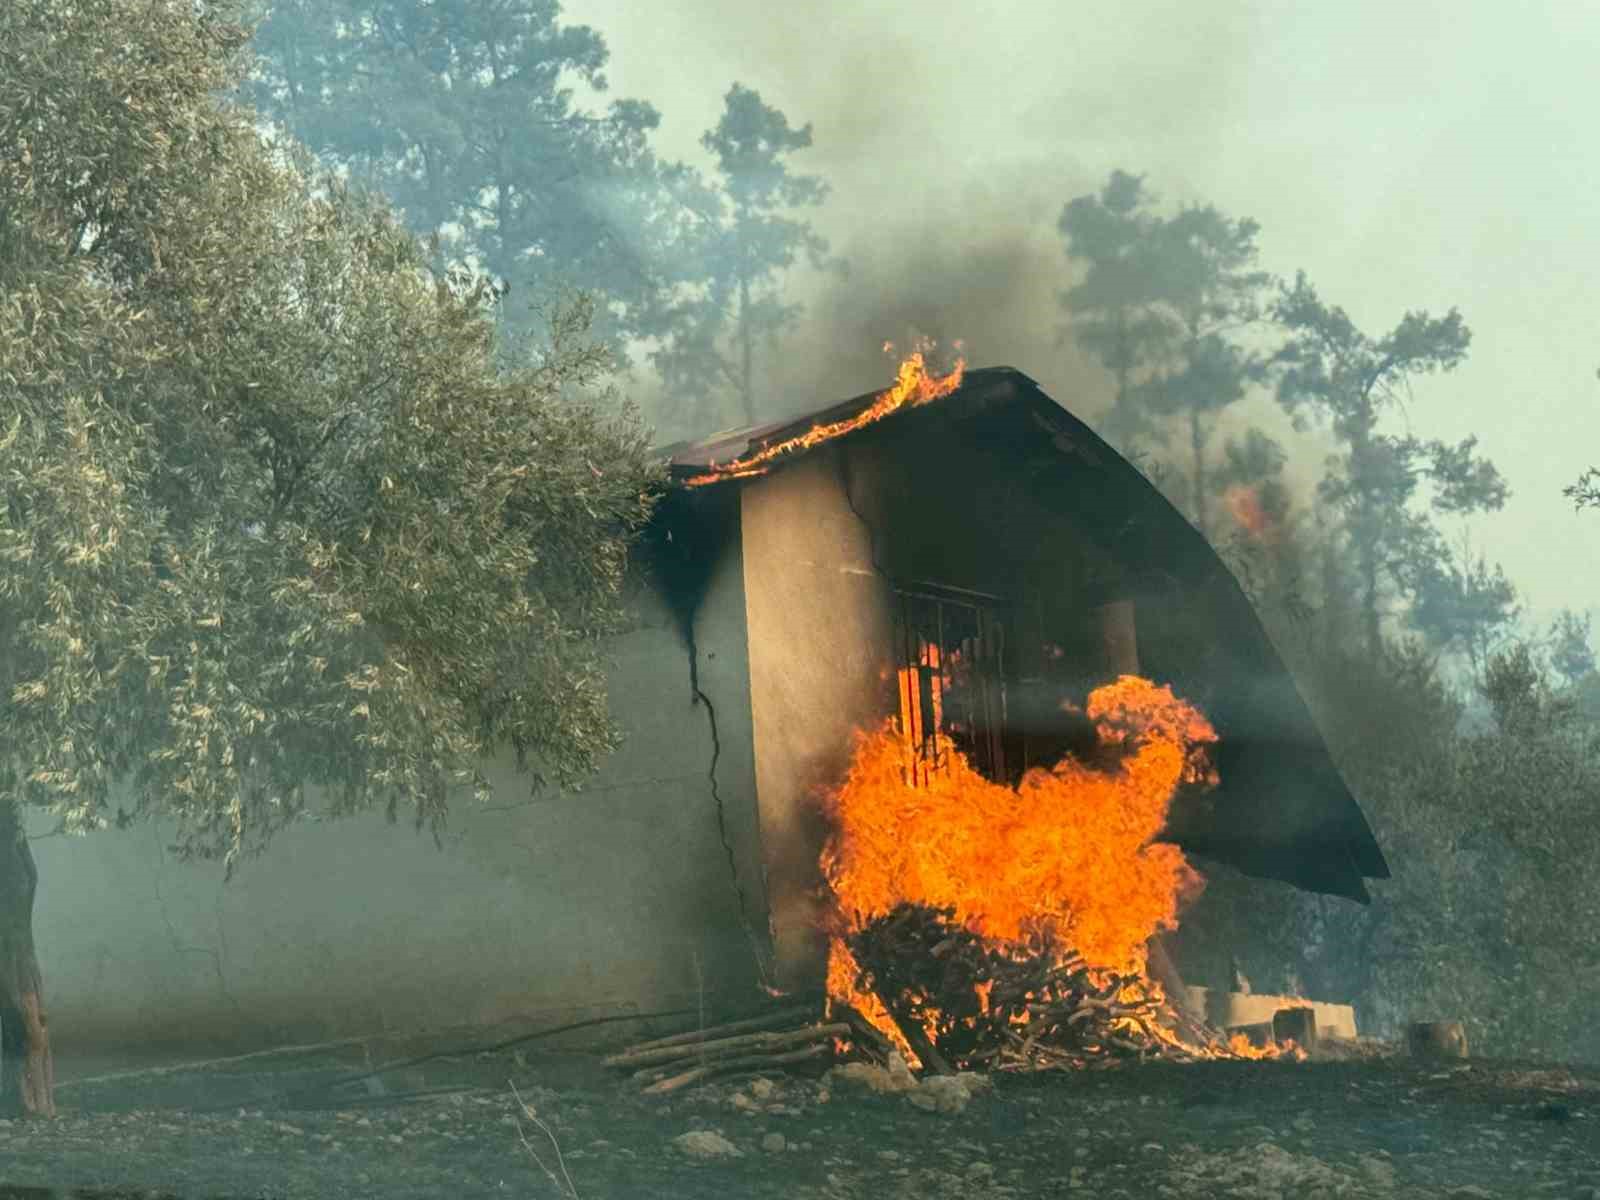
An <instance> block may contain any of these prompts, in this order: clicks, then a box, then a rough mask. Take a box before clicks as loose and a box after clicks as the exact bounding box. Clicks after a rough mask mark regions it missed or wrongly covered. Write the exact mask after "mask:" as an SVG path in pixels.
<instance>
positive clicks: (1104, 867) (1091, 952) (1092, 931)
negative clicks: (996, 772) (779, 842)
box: [822, 676, 1216, 999]
mask: <svg viewBox="0 0 1600 1200" xmlns="http://www.w3.org/2000/svg"><path fill="white" fill-rule="evenodd" d="M915 694H916V691H915V689H914V688H911V687H906V688H903V689H902V695H903V696H914V695H915ZM1088 713H1089V716H1090V718H1091V719H1092V720H1094V721H1095V722H1096V724H1097V727H1098V728H1099V730H1100V736H1101V738H1102V740H1103V741H1105V742H1106V743H1108V744H1112V743H1127V744H1129V745H1130V746H1131V751H1130V752H1129V753H1128V754H1127V755H1126V756H1125V757H1124V758H1123V759H1122V760H1121V762H1120V763H1119V764H1118V765H1117V767H1116V768H1115V769H1114V770H1112V771H1110V772H1106V771H1100V770H1095V769H1093V768H1091V767H1088V766H1085V765H1083V764H1082V763H1079V762H1076V761H1075V760H1073V759H1070V758H1068V759H1064V760H1062V761H1061V762H1060V763H1058V764H1057V765H1056V766H1055V767H1054V768H1053V769H1051V770H1048V771H1046V770H1034V771H1030V772H1029V773H1028V774H1027V775H1026V776H1025V777H1024V778H1023V780H1022V782H1021V784H1020V786H1018V787H1017V788H1010V787H1007V786H1005V785H1004V784H999V783H994V782H991V781H990V780H988V779H985V778H984V777H983V776H982V775H980V774H978V772H977V771H975V770H974V769H973V768H972V767H971V766H970V764H969V763H968V762H967V760H966V759H965V758H964V757H963V756H962V755H961V753H960V752H959V751H958V750H957V749H956V747H955V746H954V745H952V744H950V742H949V740H948V738H946V737H945V735H944V734H943V733H938V732H935V733H933V734H932V735H931V736H933V737H934V738H936V739H938V741H939V743H940V744H939V746H938V752H939V755H940V757H941V759H942V760H944V762H943V766H942V769H940V770H939V771H936V772H933V773H930V774H929V775H928V776H927V777H926V782H924V783H922V785H921V786H911V785H910V784H909V783H908V782H907V780H906V774H905V766H906V763H905V755H906V742H905V739H904V738H903V737H902V736H901V735H900V733H899V732H898V730H897V727H896V724H895V722H894V721H893V720H891V721H888V722H885V724H884V725H883V726H882V727H880V728H878V729H876V730H874V731H872V732H870V733H865V734H860V735H858V737H857V743H856V751H855V757H854V760H853V762H852V763H851V766H850V770H849V774H848V775H847V777H846V779H845V781H844V784H843V786H842V787H840V788H839V789H838V790H837V792H835V793H834V795H833V796H832V798H831V804H830V815H831V817H832V820H833V826H834V832H833V835H832V837H831V838H830V840H829V842H828V844H827V847H826V848H825V850H824V852H823V857H822V869H823V874H824V876H825V877H826V879H827V881H828V883H829V885H830V886H831V888H832V891H833V896H834V900H835V902H836V903H837V905H838V909H839V913H840V916H841V917H842V918H843V920H844V922H845V924H846V926H847V927H848V929H849V930H855V929H860V928H862V927H863V926H864V925H865V924H866V923H867V922H869V921H871V920H872V919H874V918H875V917H879V916H882V915H884V914H885V913H887V912H889V911H890V910H891V909H893V908H894V907H895V906H896V905H897V904H900V903H902V902H907V901H909V902H912V903H917V904H926V905H929V906H932V907H937V908H945V907H949V908H953V909H954V910H955V917H956V920H958V921H960V922H962V923H963V924H965V925H966V926H967V927H968V928H970V929H972V930H973V931H974V932H975V933H978V934H980V935H982V936H983V937H985V938H987V939H989V940H992V941H995V942H1000V943H1010V944H1015V945H1017V946H1019V947H1020V946H1022V945H1024V944H1025V943H1028V942H1030V941H1031V940H1035V939H1037V938H1038V936H1039V935H1040V934H1042V933H1044V932H1047V931H1048V932H1050V933H1052V934H1053V936H1054V937H1055V938H1056V939H1057V940H1058V941H1060V942H1063V943H1065V944H1069V945H1071V946H1072V947H1073V948H1074V949H1075V950H1077V951H1078V953H1080V954H1082V955H1083V956H1084V958H1085V959H1086V960H1087V961H1088V962H1089V963H1091V964H1093V965H1094V966H1096V967H1101V968H1104V969H1107V970H1111V971H1116V972H1118V973H1139V972H1142V971H1143V969H1144V965H1145V963H1144V956H1145V943H1146V942H1147V941H1148V940H1149V939H1150V936H1151V935H1152V934H1153V933H1155V932H1156V931H1158V930H1160V929H1171V928H1174V927H1175V926H1176V924H1177V918H1178V909H1179V906H1180V903H1181V902H1182V901H1183V900H1184V899H1185V898H1186V897H1188V896H1191V895H1193V894H1194V893H1195V892H1197V891H1198V889H1199V887H1200V885H1201V879H1200V876H1199V875H1198V874H1197V873H1196V872H1195V871H1194V870H1193V869H1192V868H1190V867H1189V865H1188V863H1187V862H1185V860H1184V857H1183V852H1182V851H1180V850H1179V849H1178V848H1177V847H1176V846H1171V845H1165V844H1159V843H1156V842H1154V841H1153V839H1154V838H1155V836H1156V835H1157V834H1158V833H1159V832H1160V831H1161V828H1162V826H1163V825H1164V824H1165V823H1166V819H1167V806H1168V804H1169V802H1170V801H1171V799H1172V795H1173V792H1174V790H1175V789H1176V788H1177V786H1178V784H1179V783H1180V782H1181V781H1182V780H1183V779H1184V778H1185V777H1186V776H1191V775H1192V774H1193V772H1194V770H1195V769H1196V768H1195V762H1196V759H1195V755H1194V751H1195V750H1196V749H1197V748H1198V747H1200V746H1202V745H1204V744H1205V743H1208V742H1213V741H1215V740H1216V734H1215V732H1213V730H1212V728H1211V726H1210V724H1209V723H1208V722H1207V721H1206V719H1205V718H1204V717H1203V716H1202V715H1201V714H1200V713H1199V712H1198V711H1196V710H1195V709H1194V708H1193V707H1192V706H1190V705H1188V704H1186V703H1184V702H1183V701H1182V700H1179V699H1178V698H1176V697H1175V696H1174V695H1173V694H1172V691H1171V689H1170V688H1166V687H1158V686H1156V685H1155V684H1152V683H1150V682H1148V681H1147V680H1144V679H1139V678H1137V677H1135V676H1123V677H1122V678H1121V679H1119V680H1117V682H1115V683H1113V684H1109V685H1107V686H1106V687H1103V688H1100V689H1098V690H1097V691H1095V692H1094V693H1093V695H1092V696H1091V697H1090V700H1089V707H1088ZM835 941H836V943H837V939H835ZM841 948H842V947H841ZM853 992H854V988H853V986H852V988H851V993H852V995H853ZM840 998H841V999H844V998H846V997H843V996H841V997H840Z"/></svg>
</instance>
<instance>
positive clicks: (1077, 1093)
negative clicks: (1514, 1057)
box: [0, 1050, 1600, 1200]
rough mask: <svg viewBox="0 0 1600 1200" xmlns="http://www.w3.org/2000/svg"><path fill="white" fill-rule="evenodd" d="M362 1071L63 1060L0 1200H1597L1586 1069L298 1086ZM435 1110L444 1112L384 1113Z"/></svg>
mask: <svg viewBox="0 0 1600 1200" xmlns="http://www.w3.org/2000/svg"><path fill="white" fill-rule="evenodd" d="M362 1061H363V1060H362V1058H361V1057H360V1056H359V1055H353V1054H352V1053H349V1052H340V1053H327V1052H323V1053H321V1054H319V1055H316V1056H299V1057H296V1056H288V1057H284V1058H269V1059H265V1060H259V1059H258V1060H245V1061H244V1062H241V1063H238V1064H235V1065H233V1066H231V1067H223V1068H218V1067H215V1066H213V1067H209V1068H200V1069H182V1068H180V1069H177V1070H172V1071H169V1072H167V1073H165V1074H159V1075H150V1074H146V1075H138V1076H126V1077H123V1078H121V1079H112V1080H105V1081H103V1082H99V1083H87V1084H86V1083H81V1082H80V1083H77V1084H74V1083H73V1081H72V1076H73V1074H74V1072H73V1070H72V1069H71V1063H70V1061H63V1062H62V1063H61V1064H60V1065H59V1067H58V1070H60V1075H59V1076H58V1078H59V1079H60V1080H61V1081H62V1082H63V1084H64V1086H62V1087H61V1088H60V1091H59V1095H58V1104H59V1107H60V1111H61V1115H60V1117H59V1118H58V1119H56V1120H55V1121H50V1122H37V1123H34V1122H22V1121H9V1122H0V1200H3V1198H4V1197H6V1196H11V1195H23V1194H29V1193H27V1192H24V1191H21V1190H20V1189H24V1188H29V1187H49V1188H58V1189H92V1190H85V1191H83V1192H80V1193H78V1194H80V1195H99V1196H106V1195H117V1196H136V1195H140V1196H147V1197H175V1198H182V1200H191V1198H194V1200H198V1198H200V1197H208V1198H209V1197H231V1198H238V1200H242V1198H246V1197H274V1198H276V1197H283V1198H285V1200H288V1198H297V1200H298V1198H304V1200H312V1198H315V1200H331V1198H339V1200H344V1198H352V1200H354V1198H360V1197H405V1198H416V1200H422V1198H424V1197H427V1198H429V1200H435V1198H450V1200H454V1198H455V1197H477V1196H494V1197H502V1196H522V1197H540V1198H544V1197H549V1198H557V1197H562V1196H564V1195H565V1196H568V1197H570V1196H573V1195H576V1196H578V1197H581V1198H582V1200H602V1198H627V1197H650V1198H652V1200H680V1198H681V1200H690V1198H693V1200H703V1198H709V1197H730V1198H739V1197H750V1198H755V1197H784V1198H786V1200H789V1198H806V1200H812V1198H815V1200H825V1198H828V1200H832V1198H838V1200H845V1198H854V1197H861V1198H863V1200H893V1198H898V1197H907V1198H910V1197H916V1198H917V1200H925V1198H927V1197H962V1198H974V1200H982V1198H989V1197H1035V1196H1038V1197H1061V1196H1079V1195H1081V1196H1094V1197H1098V1198H1100V1200H1111V1198H1118V1197H1120V1198H1127V1200H1133V1198H1135V1197H1137V1198H1140V1200H1143V1198H1145V1197H1167V1196H1170V1197H1250V1198H1263V1200H1264V1198H1272V1200H1280V1198H1281V1200H1290V1198H1293V1200H1315V1198H1317V1197H1338V1198H1340V1200H1344V1198H1364V1197H1418V1198H1421V1200H1430V1198H1435V1197H1438V1198H1447V1197H1449V1198H1456V1200H1469V1198H1483V1197H1518V1198H1523V1197H1539V1196H1549V1197H1558V1198H1561V1200H1571V1198H1575V1197H1576V1198H1588V1200H1600V1070H1583V1069H1572V1070H1566V1069H1555V1068H1550V1067H1548V1066H1543V1067H1536V1066H1530V1065H1526V1064H1522V1065H1519V1064H1512V1063H1490V1062H1474V1063H1471V1064H1462V1065H1459V1066H1456V1067H1454V1068H1450V1067H1439V1066H1422V1065H1418V1064H1415V1063H1413V1062H1411V1061H1409V1060H1403V1059H1402V1060H1380V1061H1368V1062H1359V1063H1271V1062H1269V1063H1236V1062H1218V1063H1204V1064H1199V1065H1194V1066H1173V1065H1168V1064H1160V1063H1151V1064H1145V1065H1133V1066H1126V1067H1122V1068H1118V1069H1114V1070H1105V1071H1095V1072H1078V1073H1070V1074H1069V1073H1049V1074H1040V1075H1032V1076H1021V1075H1001V1076H998V1077H997V1078H996V1080H995V1087H994V1090H993V1091H992V1092H990V1093H988V1094H983V1095H979V1096H977V1097H976V1098H974V1099H973V1100H972V1102H971V1103H970V1104H969V1105H968V1106H967V1107H966V1108H965V1109H964V1111H962V1112H960V1113H957V1114H953V1115H951V1114H936V1113H932V1112H926V1111H923V1110H922V1109H919V1108H917V1107H915V1106H913V1105H912V1104H910V1103H908V1102H907V1099H906V1097H905V1096H903V1095H895V1094H887V1095H880V1094H875V1093H872V1092H869V1091H863V1090H860V1089H859V1088H857V1087H855V1086H853V1085H847V1084H845V1083H843V1082H838V1081H836V1082H835V1083H834V1085H832V1086H829V1085H828V1084H827V1083H826V1082H825V1081H823V1080H821V1079H794V1078H786V1077H778V1076H775V1077H774V1078H773V1083H774V1084H775V1086H774V1087H772V1088H771V1089H770V1090H769V1089H768V1087H767V1086H766V1085H765V1084H755V1085H753V1084H752V1081H750V1080H748V1079H747V1080H742V1081H735V1082H729V1083H722V1084H713V1085H708V1086H705V1087H702V1088H699V1089H696V1090H693V1091H689V1092H686V1093H684V1094H682V1095H678V1096H673V1097H669V1098H666V1099H665V1100H664V1101H663V1100H654V1101H652V1100H645V1099H643V1098H640V1097H638V1096H636V1095H633V1094H631V1093H630V1091H629V1090H628V1089H627V1088H626V1087H625V1085H623V1084H622V1083H621V1082H620V1081H618V1080H617V1079H615V1078H613V1077H612V1076H610V1075H608V1074H607V1073H605V1072H604V1071H603V1070H602V1069H601V1067H600V1066H599V1063H598V1055H596V1054H593V1053H589V1052H577V1051H571V1050H568V1051H559V1052H558V1051H544V1052H541V1053H538V1054H533V1053H525V1054H523V1053H513V1052H511V1051H506V1052H502V1053H495V1054H491V1055H476V1056H465V1057H461V1058H451V1059H444V1060H435V1061H433V1062H430V1063H427V1064H425V1065H423V1066H421V1067H416V1068H411V1069H409V1070H408V1071H401V1072H397V1073H391V1074H388V1075H385V1076H384V1077H383V1081H382V1084H381V1085H380V1084H378V1083H373V1084H358V1085H355V1086H353V1087H345V1088H342V1089H341V1090H339V1091H338V1092H337V1093H333V1097H334V1098H332V1099H330V1093H329V1092H328V1090H327V1089H326V1087H325V1086H321V1085H325V1084H327V1083H329V1082H330V1081H333V1080H336V1079H340V1078H343V1077H346V1076H348V1075H349V1074H351V1073H352V1072H353V1071H354V1070H358V1069H359V1068H360V1067H361V1065H362ZM103 1066H104V1064H96V1068H97V1069H99V1068H102V1067H103ZM77 1074H78V1076H79V1077H80V1078H81V1077H82V1075H83V1071H81V1070H80V1071H78V1072H77ZM513 1084H514V1085H515V1087H516V1089H517V1090H518V1092H520V1094H521V1096H522V1099H523V1100H524V1101H526V1102H527V1103H528V1104H529V1105H530V1106H531V1107H532V1108H533V1109H534V1111H535V1112H536V1114H537V1116H538V1118H539V1120H540V1121H542V1122H543V1123H544V1125H545V1126H546V1129H547V1130H548V1134H547V1133H546V1132H545V1131H543V1130H541V1129H539V1128H537V1127H536V1126H535V1125H534V1124H533V1123H532V1122H530V1121H529V1120H528V1119H527V1118H526V1117H525V1116H524V1115H523V1114H522V1112H521V1110H520V1109H519V1106H518V1103H517V1101H516V1099H515V1098H514V1097H513V1095H512V1092H511V1085H513ZM445 1088H449V1089H459V1090H451V1091H440V1092H435V1093H433V1094H431V1095H426V1096H422V1097H412V1098H409V1099H407V1098H404V1097H402V1096H400V1095H399V1094H398V1093H399V1092H402V1091H412V1092H414V1091H417V1090H422V1089H445ZM297 1089H299V1090H300V1094H299V1095H286V1093H290V1092H293V1091H295V1090H297ZM306 1089H311V1090H306ZM692 1133H699V1134H701V1135H707V1134H711V1133H715V1134H718V1135H720V1137H717V1138H713V1137H708V1136H701V1137H699V1138H692V1139H685V1135H687V1134H692ZM524 1137H525V1138H526V1139H527V1145H528V1146H531V1147H532V1149H533V1151H535V1152H537V1154H538V1156H539V1158H540V1160H542V1162H543V1164H544V1166H543V1167H541V1166H540V1165H539V1164H538V1163H536V1162H535V1161H534V1159H533V1157H532V1155H531V1154H530V1151H529V1149H528V1148H527V1147H525V1146H524V1144H523V1141H522V1139H523V1138H524ZM552 1138H553V1139H554V1142H555V1143H556V1144H557V1145H559V1148H560V1156H559V1159H558V1155H557V1153H556V1148H555V1146H553V1145H552V1140H551V1139H552ZM694 1146H699V1147H702V1148H704V1149H707V1150H709V1151H710V1153H709V1154H708V1155H706V1156H701V1155H697V1154H695V1153H693V1152H691V1148H692V1147H694ZM546 1169H548V1173H547V1170H546ZM569 1177H570V1181H571V1186H570V1188H569V1186H568V1183H567V1179H568V1178H569ZM8 1188H9V1189H11V1190H9V1191H8V1190H7V1189H8ZM34 1194H37V1193H34ZM56 1194H62V1195H66V1194H72V1193H71V1192H67V1191H63V1192H58V1193H56Z"/></svg>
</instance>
